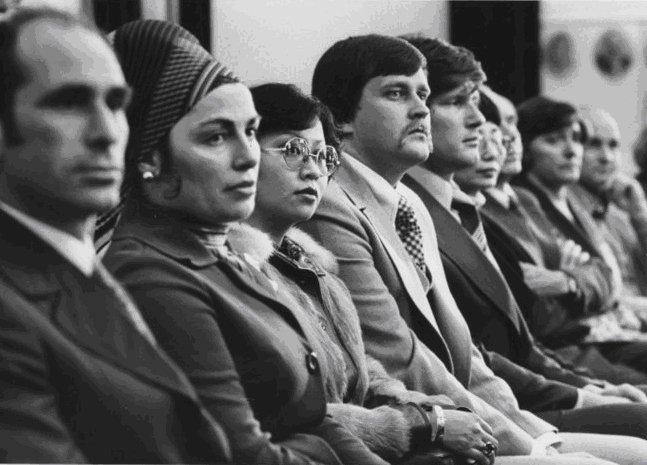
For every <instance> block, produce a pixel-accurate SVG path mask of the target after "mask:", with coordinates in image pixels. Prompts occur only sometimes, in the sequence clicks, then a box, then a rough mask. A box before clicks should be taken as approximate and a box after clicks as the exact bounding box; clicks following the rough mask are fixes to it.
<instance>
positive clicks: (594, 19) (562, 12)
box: [541, 0, 647, 173]
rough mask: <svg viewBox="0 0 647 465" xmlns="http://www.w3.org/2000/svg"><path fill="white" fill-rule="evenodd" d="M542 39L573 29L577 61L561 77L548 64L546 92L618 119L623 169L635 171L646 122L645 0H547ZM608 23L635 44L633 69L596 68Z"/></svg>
mask: <svg viewBox="0 0 647 465" xmlns="http://www.w3.org/2000/svg"><path fill="white" fill-rule="evenodd" d="M541 6H542V43H543V44H545V43H546V41H547V40H548V38H549V37H550V36H551V35H552V34H553V33H555V32H557V31H566V32H567V33H568V34H570V36H571V38H572V39H573V43H574V45H575V55H574V56H575V60H576V64H575V67H574V69H573V70H571V71H570V72H569V73H568V74H566V75H565V76H562V77H557V76H554V75H552V74H551V73H550V72H548V71H547V70H546V69H543V70H542V73H541V85H542V89H543V92H544V93H545V94H547V95H550V96H553V97H555V98H559V99H563V100H567V101H570V102H573V103H575V104H586V105H589V106H594V107H601V108H604V109H606V110H607V111H609V112H610V113H611V114H612V115H613V116H614V117H615V118H616V119H617V120H618V123H619V125H620V130H621V133H622V134H621V135H622V139H621V144H622V148H623V150H624V151H625V159H624V166H623V169H624V171H626V172H627V173H632V172H633V171H634V170H635V166H634V163H633V158H632V154H631V151H632V148H633V144H634V142H635V140H636V137H637V136H638V134H639V132H640V129H641V127H642V126H643V125H645V124H647V66H646V61H645V60H646V58H647V55H646V50H647V49H646V47H647V2H645V1H626V0H624V1H608V0H597V1H596V0H593V1H592V0H584V1H583V0H580V1H564V0H549V1H544V2H542V5H541ZM608 29H616V30H618V31H621V32H622V33H623V35H624V36H625V37H626V38H627V39H628V42H629V43H630V44H631V49H632V52H633V57H634V62H633V65H632V67H631V68H630V70H629V72H628V73H627V74H626V75H625V76H624V77H622V78H620V79H617V80H614V79H610V78H607V77H605V76H603V75H602V74H600V73H599V72H598V71H597V69H595V64H594V58H593V53H594V47H595V44H596V43H597V40H598V39H599V37H600V36H601V35H602V34H603V33H604V32H605V31H607V30H608Z"/></svg>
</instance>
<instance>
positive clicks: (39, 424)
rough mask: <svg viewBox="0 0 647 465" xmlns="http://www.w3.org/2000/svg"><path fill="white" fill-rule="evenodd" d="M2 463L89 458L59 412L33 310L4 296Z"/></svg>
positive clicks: (0, 310)
mask: <svg viewBox="0 0 647 465" xmlns="http://www.w3.org/2000/svg"><path fill="white" fill-rule="evenodd" d="M0 296H2V300H0V444H2V447H0V461H2V462H5V463H6V462H14V463H15V462H31V463H80V462H87V459H86V458H85V457H84V455H83V454H82V453H81V451H80V450H79V449H78V447H77V446H76V444H75V443H74V439H73V437H72V434H71V433H70V431H69V430H68V428H67V426H66V424H65V423H64V421H63V419H62V418H61V416H60V414H59V412H58V407H57V403H58V396H57V394H56V392H54V390H53V389H52V388H51V386H50V385H49V383H48V376H49V375H48V366H47V349H46V347H45V346H44V342H43V337H42V336H41V335H40V334H39V332H38V330H37V329H35V327H36V325H34V324H31V322H30V321H28V318H27V314H28V312H29V310H27V309H24V308H22V307H23V306H22V304H21V303H20V302H11V301H9V300H8V298H7V291H6V289H3V290H2V291H0Z"/></svg>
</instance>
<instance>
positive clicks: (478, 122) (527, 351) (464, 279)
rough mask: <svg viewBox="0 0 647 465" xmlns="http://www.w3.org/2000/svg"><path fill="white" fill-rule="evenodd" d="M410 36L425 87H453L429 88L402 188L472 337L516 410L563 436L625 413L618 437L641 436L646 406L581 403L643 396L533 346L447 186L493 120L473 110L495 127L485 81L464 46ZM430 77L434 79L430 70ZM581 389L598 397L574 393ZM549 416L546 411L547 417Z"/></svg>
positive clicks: (465, 198)
mask: <svg viewBox="0 0 647 465" xmlns="http://www.w3.org/2000/svg"><path fill="white" fill-rule="evenodd" d="M409 40H410V41H411V42H412V43H413V44H414V45H416V46H417V47H418V48H419V49H420V50H421V51H422V52H423V54H424V55H425V58H426V59H427V63H428V68H429V69H430V74H429V81H430V82H433V81H434V80H435V79H436V78H437V79H438V80H440V81H442V80H443V78H444V77H445V76H446V75H450V76H452V80H453V81H454V83H455V84H454V88H453V89H450V90H447V91H444V92H440V93H438V94H434V93H433V92H432V94H431V96H430V99H429V106H430V109H431V110H432V118H431V123H432V138H433V140H434V152H433V154H432V155H431V156H430V157H429V158H428V159H427V161H425V162H424V163H423V164H422V165H420V166H417V167H414V168H412V169H411V170H410V171H409V172H408V174H407V175H406V176H405V178H404V179H403V182H404V183H405V184H406V185H407V186H408V187H410V188H411V189H412V190H414V191H415V192H416V193H417V194H418V195H419V196H420V198H421V199H422V200H423V202H424V203H425V206H426V207H427V209H428V210H429V213H430V214H431V216H432V218H433V220H434V224H435V225H436V232H437V235H438V245H439V249H440V252H441V257H442V261H443V265H444V269H445V272H446V274H447V279H448V281H449V287H450V289H451V291H452V294H453V295H454V298H455V299H456V302H457V304H458V307H459V308H460V310H461V311H462V313H463V315H464V316H465V319H466V320H467V323H468V325H469V326H470V330H471V332H472V335H473V336H474V338H475V339H476V340H478V341H480V342H482V343H483V344H484V346H485V347H487V348H488V349H490V350H492V351H493V352H486V353H485V355H486V358H487V359H489V362H490V365H491V367H492V369H493V371H494V373H495V374H497V375H498V376H500V377H502V378H503V379H504V380H506V381H507V382H508V383H509V384H510V385H511V387H512V389H513V391H514V393H515V395H516V396H517V399H519V402H520V404H521V406H522V407H523V408H527V409H529V410H531V411H533V412H536V413H537V414H538V415H540V416H542V417H543V418H544V419H548V420H549V421H551V422H553V423H556V424H557V426H559V427H560V428H561V429H564V430H566V431H582V430H583V428H586V431H597V432H606V433H610V432H613V433H618V434H622V430H619V429H618V428H614V430H613V431H610V428H609V427H608V424H607V421H608V417H607V416H608V415H610V414H616V417H620V416H621V414H624V415H623V418H625V419H626V423H627V424H628V423H629V417H631V416H632V415H635V416H634V417H633V419H632V422H633V425H632V427H631V428H629V427H627V429H626V430H624V431H626V432H627V433H631V432H634V431H640V430H641V427H644V426H647V415H646V414H647V409H644V408H641V407H638V410H641V409H642V410H643V411H642V412H640V413H636V409H635V408H633V407H629V406H621V407H617V408H616V410H611V409H609V408H606V409H590V408H584V407H598V406H602V405H607V404H613V403H617V402H625V401H626V399H624V398H619V397H616V396H618V395H620V394H622V393H624V392H626V393H629V395H632V396H635V397H636V398H640V399H641V400H647V396H645V395H644V393H642V392H640V391H638V390H637V389H635V388H633V387H632V386H625V387H623V388H622V389H620V388H617V387H615V386H614V387H608V388H606V390H602V389H598V388H597V386H596V385H595V383H596V381H595V380H592V379H588V378H585V377H582V376H580V375H578V374H576V373H574V372H573V371H571V370H569V369H565V368H564V367H562V366H560V364H559V363H558V362H557V361H556V360H554V359H553V358H552V357H551V356H550V355H547V354H546V353H544V351H543V350H542V349H541V348H540V347H538V346H537V345H536V344H535V342H534V340H533V338H532V336H531V334H530V332H529V331H528V328H527V326H526V323H525V320H524V317H523V315H522V313H521V310H520V309H519V307H518V305H517V302H516V301H515V298H514V296H513V295H512V292H511V291H510V289H509V287H508V285H507V283H506V280H505V278H504V276H503V275H502V273H501V271H500V268H499V264H498V263H497V261H496V259H495V258H494V256H493V254H492V252H491V250H490V248H489V244H488V240H487V237H486V235H485V232H484V229H483V224H482V222H481V219H480V214H479V212H478V209H477V205H478V204H477V200H476V199H475V198H473V197H471V196H469V195H467V194H466V193H465V192H463V191H462V190H461V189H460V188H459V187H458V186H457V185H456V183H455V182H454V175H455V174H456V173H459V172H460V173H461V174H464V173H463V172H464V170H465V169H467V168H471V167H472V166H474V165H476V164H477V162H478V161H479V160H480V158H481V153H480V151H481V144H480V140H481V138H482V137H483V134H482V132H483V128H485V127H488V125H491V124H492V122H487V123H486V121H485V118H484V117H483V114H482V113H481V111H480V108H482V107H485V109H486V110H487V113H488V114H490V115H492V112H493V111H494V113H495V115H494V116H495V120H497V121H500V117H499V116H498V115H497V114H496V109H495V108H494V107H493V103H492V102H491V100H489V98H488V97H487V96H481V95H480V92H479V86H480V84H481V83H482V80H483V77H484V76H483V74H482V72H481V73H480V74H478V73H476V72H475V70H480V64H479V63H478V62H477V61H476V59H475V57H474V56H473V54H472V53H471V52H470V51H469V50H467V49H465V48H463V47H457V46H453V45H450V44H448V43H446V42H444V41H441V40H439V39H432V38H425V37H413V38H410V39H409ZM454 63H455V66H454ZM434 71H435V72H437V73H439V74H432V73H433V72H434ZM461 76H462V78H461ZM474 139H476V143H474ZM463 179H465V178H463ZM493 182H494V180H493V179H492V183H493ZM470 191H471V192H472V191H473V189H471V190H470ZM588 385H591V386H589V389H595V390H596V391H599V393H592V392H590V391H589V390H585V389H578V388H584V387H585V386H588ZM600 393H602V394H607V395H608V396H606V397H605V396H603V395H600ZM632 398H633V397H632ZM614 408H615V407H614ZM582 410H585V411H586V412H583V411H582ZM550 411H553V412H552V413H554V414H552V415H550V416H548V412H550ZM585 413H586V415H585Z"/></svg>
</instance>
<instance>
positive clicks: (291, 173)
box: [230, 84, 496, 465]
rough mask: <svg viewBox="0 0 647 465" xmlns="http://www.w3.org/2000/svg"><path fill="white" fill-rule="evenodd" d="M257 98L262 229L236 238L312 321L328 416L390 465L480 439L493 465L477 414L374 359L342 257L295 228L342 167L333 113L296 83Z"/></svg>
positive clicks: (254, 219) (429, 457)
mask: <svg viewBox="0 0 647 465" xmlns="http://www.w3.org/2000/svg"><path fill="white" fill-rule="evenodd" d="M252 95H253V97H254V103H255V106H256V108H257V111H258V112H259V114H260V115H261V117H262V119H261V123H260V126H259V132H258V136H259V142H260V145H261V161H260V170H259V180H258V195H257V199H256V208H255V209H254V213H253V214H252V216H251V217H250V218H249V219H248V221H247V223H248V224H249V225H251V226H253V227H254V228H252V227H250V226H238V227H236V228H234V229H233V230H232V232H231V233H230V240H231V241H232V244H233V245H234V246H235V247H239V248H241V249H245V250H246V251H247V252H248V253H249V254H251V255H253V256H254V258H255V259H257V260H259V261H261V262H262V263H263V266H264V268H263V269H264V270H265V271H266V272H267V273H268V275H269V276H270V277H271V279H273V280H275V281H276V282H277V283H278V285H279V286H280V288H281V290H285V291H287V293H288V298H291V299H292V300H293V301H295V302H296V303H297V304H296V305H294V307H295V308H297V307H298V308H301V309H303V312H304V316H305V317H307V318H309V319H310V320H311V321H312V323H313V326H314V328H315V329H316V337H315V338H313V339H312V342H313V345H314V346H315V350H316V351H317V353H318V354H320V359H322V362H324V363H325V364H326V365H327V366H328V370H327V376H326V377H325V387H326V394H327V396H328V402H329V405H328V412H329V413H330V414H331V415H332V416H333V418H334V419H335V420H337V421H339V422H340V423H342V424H343V425H344V426H346V427H348V429H350V430H351V431H353V432H355V434H357V435H358V436H359V437H360V438H361V439H362V440H363V441H364V442H365V443H366V444H367V445H368V447H369V448H370V449H371V450H372V451H373V452H376V453H377V454H379V455H380V456H381V457H382V458H384V459H386V460H388V461H389V462H391V463H410V464H413V463H425V464H429V463H432V464H435V463H439V462H438V461H437V460H438V459H439V457H438V456H446V455H448V453H447V452H445V451H444V450H441V449H439V448H438V446H442V447H446V448H448V449H451V450H454V451H457V452H459V453H460V452H463V451H466V450H468V449H469V444H470V439H467V437H466V436H467V435H469V434H471V435H472V436H473V437H475V438H476V439H484V440H485V441H486V442H487V441H490V442H491V444H492V450H491V451H490V452H491V453H490V456H489V458H486V457H480V458H479V460H478V463H482V464H483V465H487V464H488V463H489V462H490V461H491V460H493V459H494V452H495V448H496V446H495V444H496V440H495V439H494V438H492V437H491V436H490V435H489V434H488V433H486V437H484V438H481V437H480V436H479V435H478V434H475V433H474V430H473V429H471V428H470V426H472V425H473V423H477V424H479V422H480V420H479V418H478V417H477V416H476V415H474V414H472V413H470V412H465V411H459V410H457V409H456V407H455V406H453V404H452V402H451V400H449V399H448V398H446V397H444V396H433V397H430V396H427V395H424V394H422V393H417V392H411V391H407V389H406V388H405V387H404V385H403V384H402V383H401V382H399V381H397V380H395V379H393V378H391V377H389V375H388V374H387V373H386V371H385V370H384V369H383V367H382V366H381V365H380V363H379V362H377V361H376V360H373V359H371V358H369V357H367V356H366V355H365V351H364V345H363V342H362V334H361V329H360V325H359V319H358V316H357V313H356V310H355V306H354V305H353V302H352V298H351V296H350V293H349V292H348V290H347V288H346V287H345V285H344V284H343V282H342V281H341V280H340V279H338V278H337V277H336V276H335V271H336V260H335V257H333V256H332V254H330V253H329V252H327V251H326V250H325V249H323V248H322V247H321V246H320V245H318V244H317V243H316V242H315V241H314V240H313V239H312V238H310V237H309V236H307V235H306V234H305V233H303V232H301V231H299V230H298V229H296V228H295V227H294V226H295V224H297V223H300V222H303V221H306V220H308V219H309V218H310V217H311V216H312V215H313V214H314V212H315V210H316V209H317V206H318V205H319V202H320V200H321V197H322V196H323V193H324V191H325V189H326V186H327V184H328V180H329V179H330V176H331V175H333V173H334V171H335V170H336V168H337V166H338V164H339V161H338V155H337V152H336V149H335V147H336V146H337V143H338V142H337V137H336V135H335V130H334V127H333V122H332V118H331V116H330V113H329V112H328V110H327V109H326V108H325V107H324V106H323V105H322V104H321V103H319V102H318V101H317V100H315V99H313V98H311V97H309V96H306V95H304V94H303V93H301V92H300V91H299V90H298V88H296V87H295V86H292V85H288V84H265V85H262V86H258V87H255V88H252ZM259 230H260V231H259ZM261 231H262V232H264V233H265V234H261V233H260V232H261ZM443 430H444V431H443ZM484 459H485V460H484Z"/></svg>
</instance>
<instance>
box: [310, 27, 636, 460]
mask: <svg viewBox="0 0 647 465" xmlns="http://www.w3.org/2000/svg"><path fill="white" fill-rule="evenodd" d="M424 65H425V60H424V58H423V57H422V56H420V54H419V53H418V52H417V51H416V50H415V48H413V47H411V46H409V45H408V44H406V42H403V41H401V40H399V39H395V38H391V37H385V36H376V35H369V36H357V37H350V38H348V39H345V40H341V41H339V42H337V43H335V44H334V45H333V46H332V47H331V48H329V49H328V50H327V51H326V52H325V53H324V55H323V56H322V57H321V59H320V60H319V62H318V63H317V66H316V67H315V72H314V77H313V85H312V88H313V94H314V95H315V96H316V97H317V98H319V99H320V100H322V101H323V102H324V103H326V104H327V105H328V106H329V107H330V108H331V110H332V112H333V114H334V116H335V118H336V120H337V121H338V122H340V123H341V128H342V132H343V137H342V150H343V152H344V153H343V154H342V164H341V166H340V169H339V171H338V172H336V173H335V177H334V179H332V180H331V182H330V184H329V186H328V189H327V191H326V193H325V195H324V198H323V200H322V203H321V205H320V206H319V208H318V210H317V213H316V214H315V216H314V218H313V219H312V220H310V221H308V222H306V223H305V224H303V225H302V226H301V227H302V228H304V229H306V230H307V231H308V232H309V233H311V234H312V235H313V236H315V237H316V238H317V239H318V240H319V241H321V242H323V244H324V245H325V246H326V247H327V248H329V249H330V250H331V251H332V252H333V253H335V255H336V256H337V259H338V262H339V265H340V270H339V274H340V277H341V278H342V279H343V280H344V282H345V283H346V285H347V286H348V287H349V290H350V291H351V295H352V297H353V301H354V304H355V306H356V307H357V311H358V314H359V318H360V323H361V326H362V331H363V336H364V342H365V346H366V350H367V352H368V353H369V354H371V355H372V356H373V357H376V358H377V359H378V360H380V361H381V362H382V363H383V364H384V366H385V368H386V369H387V371H388V372H389V373H390V374H391V375H392V376H394V377H397V378H399V379H400V380H402V381H403V382H404V383H405V384H406V385H407V387H408V388H409V389H415V390H419V391H421V392H425V393H428V394H432V393H433V394H446V395H447V396H449V397H450V398H452V399H453V400H454V401H455V402H456V403H457V404H461V405H465V406H469V407H471V408H473V409H474V411H475V412H476V413H478V414H479V415H481V416H482V417H483V419H484V420H485V421H487V422H488V423H489V424H490V426H491V427H492V429H493V430H494V435H495V437H496V438H497V439H498V440H499V445H500V452H501V455H513V454H517V455H528V454H529V453H531V452H532V453H533V454H537V455H541V454H544V455H545V454H546V453H547V451H549V450H550V451H551V452H556V451H555V450H554V449H550V448H547V443H546V442H543V439H544V438H545V437H546V436H545V435H546V433H548V434H552V433H553V431H554V428H553V426H552V425H550V424H547V423H545V422H543V421H542V420H541V419H539V418H538V417H536V416H535V415H533V414H531V413H530V412H527V411H524V410H522V409H520V408H519V406H518V403H517V400H516V399H515V397H514V395H513V394H512V392H511V389H510V387H509V386H508V385H507V384H506V383H505V382H504V381H503V380H501V379H500V378H498V377H496V376H494V374H493V373H492V371H491V370H490V369H489V368H488V367H487V366H486V364H485V362H484V360H483V357H482V356H481V354H480V353H479V352H478V350H477V349H476V348H475V347H474V346H473V344H472V343H471V334H470V332H469V329H468V327H467V324H466V323H465V320H464V319H463V317H462V315H461V314H460V311H459V310H458V308H457V306H456V303H455V301H454V299H453V297H452V295H451V293H450V291H449V288H448V286H447V282H446V279H445V275H444V272H443V269H442V264H441V262H440V256H439V252H438V247H437V243H436V236H435V232H434V225H433V223H432V221H431V218H430V217H429V215H428V213H426V211H425V209H424V205H422V203H421V201H420V199H419V198H418V197H417V196H416V195H415V193H413V192H412V191H411V190H410V189H408V188H407V187H406V186H404V185H403V184H402V183H401V182H400V179H401V178H402V176H403V175H404V173H405V172H406V171H407V170H408V169H409V168H411V167H412V166H415V165H417V164H418V163H421V162H423V161H424V160H426V159H427V157H428V156H429V151H430V148H431V139H430V137H429V135H430V134H429V130H430V128H429V109H428V108H427V107H426V99H427V96H428V94H429V86H428V83H427V78H426V74H425V69H424ZM475 394H476V395H475ZM499 410H500V411H499ZM502 412H503V414H502ZM540 438H541V439H540ZM535 439H539V440H535ZM563 439H564V441H563V442H561V443H560V444H559V446H558V447H559V448H560V450H561V451H569V450H582V449H585V450H589V451H592V449H590V447H591V446H593V444H599V445H602V446H603V448H605V449H606V447H607V446H609V445H610V444H608V443H607V442H606V441H605V440H604V439H602V440H601V439H600V437H599V436H597V435H596V436H594V437H593V436H590V435H584V436H582V435H579V434H577V435H572V434H567V435H566V437H565V438H563ZM623 440H624V439H623ZM631 440H633V438H632V439H631ZM551 443H553V442H552V441H551ZM613 447H615V446H613ZM479 450H481V452H482V451H483V449H481V448H479V447H476V448H475V449H474V451H475V452H478V451H479ZM609 451H610V449H606V450H605V451H602V450H601V449H596V450H595V452H594V453H595V454H596V455H597V454H598V453H599V454H601V455H603V456H607V457H609V455H607V453H608V452H609ZM618 451H619V449H618ZM614 455H615V454H614ZM621 455H622V454H619V455H615V457H618V458H619V457H620V456H621ZM481 458H483V457H482V456H481ZM502 459H503V460H502V463H503V461H504V460H505V459H507V457H503V458H502ZM563 459H564V458H562V457H549V458H544V459H537V460H539V461H541V460H549V461H554V463H561V462H560V461H561V460H563ZM510 460H514V459H512V458H510ZM520 460H522V461H523V462H524V463H533V458H532V457H531V458H522V459H520ZM577 460H579V462H578V463H584V461H586V459H583V458H578V459H577ZM498 461H499V457H497V462H498ZM541 463H546V462H541Z"/></svg>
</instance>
